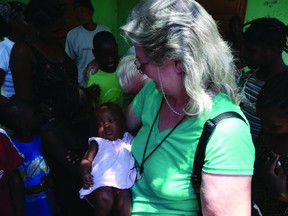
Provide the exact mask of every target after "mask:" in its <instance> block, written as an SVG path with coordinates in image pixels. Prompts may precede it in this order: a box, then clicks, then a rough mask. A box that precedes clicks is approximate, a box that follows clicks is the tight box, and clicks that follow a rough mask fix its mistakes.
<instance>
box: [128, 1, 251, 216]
mask: <svg viewBox="0 0 288 216" xmlns="http://www.w3.org/2000/svg"><path fill="white" fill-rule="evenodd" d="M122 30H123V31H124V35H125V36H126V37H127V38H128V39H129V40H130V41H132V43H133V45H134V46H135V50H136V57H137V58H136V60H135V66H136V67H137V69H138V71H139V72H140V73H144V74H146V75H147V76H148V77H149V78H150V79H152V81H150V82H148V83H147V84H146V85H145V86H144V88H143V89H142V90H141V91H140V92H139V93H138V94H137V95H136V97H135V98H134V100H133V102H132V103H131V104H130V106H129V107H128V109H127V111H126V117H127V126H128V128H129V129H130V130H132V131H133V130H135V129H137V128H138V127H139V126H141V128H140V130H139V132H138V133H137V135H136V137H135V139H134V141H133V143H132V153H133V154H134V156H135V158H136V161H137V163H138V181H137V182H136V183H135V185H134V186H133V187H132V194H133V209H132V215H143V214H145V215H197V214H198V211H199V205H198V203H197V199H196V195H195V192H194V190H193V188H192V184H191V181H190V177H191V173H192V167H193V162H194V156H195V151H196V148H197V145H198V141H199V137H200V135H201V133H202V130H203V125H204V123H205V121H206V120H208V119H211V118H214V117H215V116H217V115H218V114H220V113H223V112H227V111H234V112H237V113H239V114H240V115H241V116H242V117H244V115H243V113H242V112H241V110H240V108H239V106H238V99H237V98H238V96H237V87H236V84H235V76H234V74H235V73H236V67H235V64H234V63H233V57H232V54H231V50H230V49H229V47H228V45H227V44H226V42H224V41H223V39H222V38H221V36H220V34H219V32H218V29H217V25H216V23H215V21H214V20H213V18H212V17H211V16H210V15H209V14H208V13H207V12H206V10H205V9H204V8H203V7H202V6H201V5H199V4H198V3H197V2H196V1H193V0H166V1H161V0H155V1H149V0H142V1H140V3H139V4H138V5H137V6H136V7H135V8H134V9H133V11H132V13H131V15H130V16H129V18H128V21H127V23H126V24H125V25H124V26H122ZM244 118H245V117H244ZM253 163H254V146H253V143H252V140H251V135H250V131H249V126H248V124H246V123H245V122H244V121H242V120H239V119H237V118H229V119H225V120H223V121H221V122H220V123H219V124H218V125H217V127H216V129H215V131H214V133H213V134H212V136H211V138H210V140H209V143H208V145H207V148H206V154H205V163H204V166H203V169H202V185H201V203H202V212H203V214H204V215H221V216H223V215H234V216H235V215H241V216H243V215H250V214H251V197H250V195H251V176H252V174H253Z"/></svg>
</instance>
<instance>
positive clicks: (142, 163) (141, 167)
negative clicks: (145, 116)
mask: <svg viewBox="0 0 288 216" xmlns="http://www.w3.org/2000/svg"><path fill="white" fill-rule="evenodd" d="M162 104H163V100H162V102H161V105H160V108H159V110H158V112H157V115H156V116H155V119H154V121H153V124H152V126H151V128H150V131H149V134H148V137H147V140H146V144H145V148H144V153H143V156H142V161H141V165H140V171H139V172H140V175H142V173H143V172H144V163H145V161H146V160H147V159H148V158H149V157H150V156H151V155H152V154H153V153H154V152H155V151H156V150H157V149H158V148H159V147H160V146H161V145H162V143H163V142H164V141H165V140H166V139H167V137H168V136H169V135H170V134H171V133H172V132H173V131H174V130H175V129H176V128H177V127H178V125H180V123H181V122H182V121H183V120H184V118H185V115H184V116H183V117H182V118H181V119H180V121H178V122H177V124H176V125H175V126H174V127H173V128H172V129H171V130H170V131H169V133H168V134H167V135H166V136H165V137H164V138H163V139H162V141H161V142H160V143H159V144H158V145H157V146H156V147H155V148H154V149H153V150H152V151H151V152H150V153H149V154H148V155H147V157H145V156H146V151H147V147H148V143H149V140H150V136H151V133H152V130H153V128H154V126H155V123H156V119H157V118H158V116H159V114H160V110H161V107H162Z"/></svg>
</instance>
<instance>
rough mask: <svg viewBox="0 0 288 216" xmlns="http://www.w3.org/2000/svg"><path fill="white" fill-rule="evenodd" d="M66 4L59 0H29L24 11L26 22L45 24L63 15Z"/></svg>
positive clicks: (37, 24)
mask: <svg viewBox="0 0 288 216" xmlns="http://www.w3.org/2000/svg"><path fill="white" fill-rule="evenodd" d="M66 8H67V7H66V4H64V3H62V2H61V1H60V0H31V1H30V2H29V3H28V5H27V6H26V9H25V11H24V16H25V19H26V21H27V22H29V23H32V24H34V25H36V26H47V25H50V24H52V23H54V22H55V21H56V20H58V19H60V18H61V17H64V15H65V12H66Z"/></svg>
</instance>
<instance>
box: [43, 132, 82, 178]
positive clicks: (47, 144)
mask: <svg viewBox="0 0 288 216" xmlns="http://www.w3.org/2000/svg"><path fill="white" fill-rule="evenodd" d="M42 142H43V147H44V148H45V151H46V152H47V155H49V156H51V157H52V158H53V159H55V160H57V161H58V162H59V163H60V164H61V165H62V166H64V167H65V168H66V169H67V170H69V171H70V172H71V173H73V174H75V175H77V176H79V165H80V163H79V162H80V158H79V156H78V155H77V154H76V153H74V152H73V151H71V150H69V149H67V148H66V145H65V143H63V142H62V140H61V139H59V138H58V137H57V136H56V134H55V133H53V132H51V131H47V132H43V133H42Z"/></svg>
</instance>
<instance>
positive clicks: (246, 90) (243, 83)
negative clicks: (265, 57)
mask: <svg viewBox="0 0 288 216" xmlns="http://www.w3.org/2000/svg"><path fill="white" fill-rule="evenodd" d="M263 85H264V82H263V81H261V80H259V79H257V77H256V70H255V71H249V72H245V73H243V74H242V77H241V78H240V79H239V86H240V88H241V105H240V106H241V109H242V111H243V113H244V114H245V116H246V118H247V119H248V121H249V124H250V129H251V134H252V139H253V141H255V140H256V139H257V136H258V134H259V132H260V130H261V120H260V118H259V117H258V116H257V113H256V102H257V97H258V94H259V92H260V90H261V88H262V86H263Z"/></svg>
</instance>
